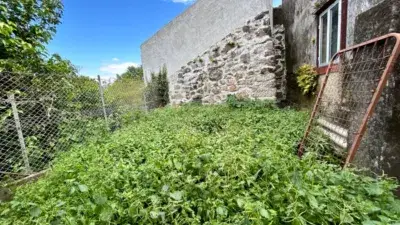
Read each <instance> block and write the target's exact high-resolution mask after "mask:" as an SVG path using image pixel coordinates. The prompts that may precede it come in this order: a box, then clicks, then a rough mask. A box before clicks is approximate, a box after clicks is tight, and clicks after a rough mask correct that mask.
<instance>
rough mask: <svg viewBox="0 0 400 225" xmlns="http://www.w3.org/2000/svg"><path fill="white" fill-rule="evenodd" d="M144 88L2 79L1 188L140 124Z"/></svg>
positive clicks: (46, 78) (121, 82) (130, 82)
mask: <svg viewBox="0 0 400 225" xmlns="http://www.w3.org/2000/svg"><path fill="white" fill-rule="evenodd" d="M144 88H145V87H144V84H143V81H142V80H137V79H101V77H98V78H97V79H95V78H89V77H83V76H76V75H49V74H45V75H42V74H21V73H4V72H3V73H0V182H1V181H5V180H8V179H11V178H19V177H23V176H27V175H29V174H32V173H34V172H38V171H42V170H44V169H46V168H47V167H48V166H49V165H50V164H51V162H52V160H53V159H54V158H55V157H56V155H57V154H58V153H60V152H63V151H66V150H68V149H69V148H70V147H71V146H72V145H73V144H75V143H82V142H83V141H85V140H86V139H88V138H90V137H93V136H95V135H99V132H100V133H107V132H111V131H113V130H115V129H117V128H119V127H121V126H123V125H124V124H126V123H129V122H130V121H131V120H134V119H135V112H138V111H145V110H146V104H144V101H143V96H144ZM96 132H97V133H96Z"/></svg>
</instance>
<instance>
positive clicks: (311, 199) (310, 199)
mask: <svg viewBox="0 0 400 225" xmlns="http://www.w3.org/2000/svg"><path fill="white" fill-rule="evenodd" d="M308 202H309V203H310V206H311V207H312V208H314V209H318V202H317V199H316V198H315V197H314V196H313V195H308Z"/></svg>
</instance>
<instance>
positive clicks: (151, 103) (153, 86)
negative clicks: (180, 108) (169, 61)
mask: <svg viewBox="0 0 400 225" xmlns="http://www.w3.org/2000/svg"><path fill="white" fill-rule="evenodd" d="M168 85H169V83H168V71H167V68H166V66H163V68H161V69H160V71H159V72H158V74H155V73H152V74H151V81H150V82H149V83H148V84H147V87H146V103H147V105H148V107H149V108H158V107H164V106H166V105H168V103H169V87H168Z"/></svg>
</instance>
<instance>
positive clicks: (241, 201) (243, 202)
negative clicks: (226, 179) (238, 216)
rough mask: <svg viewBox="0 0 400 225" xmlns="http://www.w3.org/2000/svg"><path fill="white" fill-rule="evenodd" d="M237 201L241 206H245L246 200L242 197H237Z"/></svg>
mask: <svg viewBox="0 0 400 225" xmlns="http://www.w3.org/2000/svg"><path fill="white" fill-rule="evenodd" d="M236 202H237V204H238V206H239V208H243V207H244V204H245V201H244V200H243V199H240V198H239V199H236Z"/></svg>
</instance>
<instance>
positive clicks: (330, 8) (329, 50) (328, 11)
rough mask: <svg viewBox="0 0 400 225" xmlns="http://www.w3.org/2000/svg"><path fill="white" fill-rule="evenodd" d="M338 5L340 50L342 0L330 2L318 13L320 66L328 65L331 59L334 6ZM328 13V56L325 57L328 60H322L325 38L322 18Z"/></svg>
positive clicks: (338, 48) (340, 45) (318, 59)
mask: <svg viewBox="0 0 400 225" xmlns="http://www.w3.org/2000/svg"><path fill="white" fill-rule="evenodd" d="M336 5H338V32H337V33H338V36H337V51H340V49H341V47H342V22H343V19H342V16H343V15H342V0H336V1H333V2H332V3H330V4H329V6H328V7H327V8H326V9H324V10H323V11H321V12H320V13H319V14H318V36H319V38H318V58H317V61H318V66H319V67H323V66H327V65H329V63H330V60H331V55H332V54H331V46H330V44H331V33H332V12H331V10H332V8H334V7H335V6H336ZM325 15H327V17H328V30H327V44H326V49H325V50H326V56H327V58H326V59H325V60H326V62H322V60H321V56H322V49H323V48H322V39H323V34H322V26H323V22H322V20H323V19H322V18H323V17H324V16H325Z"/></svg>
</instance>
